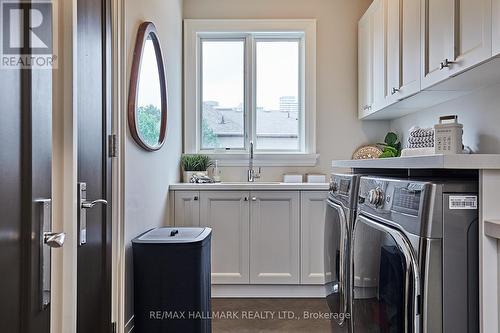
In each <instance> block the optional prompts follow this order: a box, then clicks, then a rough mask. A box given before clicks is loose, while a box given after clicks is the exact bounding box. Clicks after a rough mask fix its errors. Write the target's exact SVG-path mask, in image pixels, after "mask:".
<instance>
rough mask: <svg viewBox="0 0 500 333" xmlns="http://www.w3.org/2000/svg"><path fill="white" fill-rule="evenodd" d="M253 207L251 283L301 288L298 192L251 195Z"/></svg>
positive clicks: (251, 222) (251, 210) (259, 192)
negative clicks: (289, 285)
mask: <svg viewBox="0 0 500 333" xmlns="http://www.w3.org/2000/svg"><path fill="white" fill-rule="evenodd" d="M250 205H251V206H250V217H251V220H250V283H251V284H298V283H299V261H300V259H299V253H300V251H299V246H298V245H299V214H300V207H299V192H298V191H256V192H252V193H251V202H250Z"/></svg>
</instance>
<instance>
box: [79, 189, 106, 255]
mask: <svg viewBox="0 0 500 333" xmlns="http://www.w3.org/2000/svg"><path fill="white" fill-rule="evenodd" d="M77 187H78V203H79V206H78V209H79V210H80V212H79V214H78V245H79V246H82V245H85V244H87V209H90V208H93V207H94V206H95V205H97V204H103V205H107V204H108V201H106V200H104V199H97V200H92V201H87V183H78V186H77Z"/></svg>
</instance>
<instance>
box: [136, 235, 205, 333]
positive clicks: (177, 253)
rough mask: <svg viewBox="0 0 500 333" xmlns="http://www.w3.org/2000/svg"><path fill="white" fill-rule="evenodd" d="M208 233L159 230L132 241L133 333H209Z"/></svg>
mask: <svg viewBox="0 0 500 333" xmlns="http://www.w3.org/2000/svg"><path fill="white" fill-rule="evenodd" d="M211 236H212V229H210V228H157V229H153V230H150V231H148V232H146V233H144V234H142V235H140V236H139V237H137V238H135V239H133V240H132V250H133V259H134V332H137V333H159V332H162V333H163V332H175V333H177V332H186V333H187V332H189V333H198V332H200V333H209V332H211V319H210V317H211V306H210V242H211Z"/></svg>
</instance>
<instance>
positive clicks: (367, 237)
mask: <svg viewBox="0 0 500 333" xmlns="http://www.w3.org/2000/svg"><path fill="white" fill-rule="evenodd" d="M352 260H353V302H352V307H353V311H352V312H353V313H352V322H353V329H354V332H355V333H364V332H370V333H378V332H380V333H385V332H387V333H389V332H395V333H396V332H397V333H403V332H407V333H417V332H420V314H419V302H420V296H419V295H420V292H419V291H420V285H419V284H420V281H419V274H418V266H417V262H416V260H415V256H414V254H413V251H412V247H411V245H410V243H409V241H408V240H407V238H406V237H405V235H404V234H403V233H402V232H400V231H398V230H397V229H394V228H391V227H388V226H386V225H384V224H380V223H378V222H375V221H373V220H371V219H368V218H366V217H364V216H362V215H359V216H358V217H357V219H356V222H355V224H354V230H353V237H352Z"/></svg>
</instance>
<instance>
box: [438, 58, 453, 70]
mask: <svg viewBox="0 0 500 333" xmlns="http://www.w3.org/2000/svg"><path fill="white" fill-rule="evenodd" d="M452 64H455V61H449V60H448V59H444V61H443V62H441V64H440V66H439V69H440V70H443V69H445V68H449V67H450V65H452Z"/></svg>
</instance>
